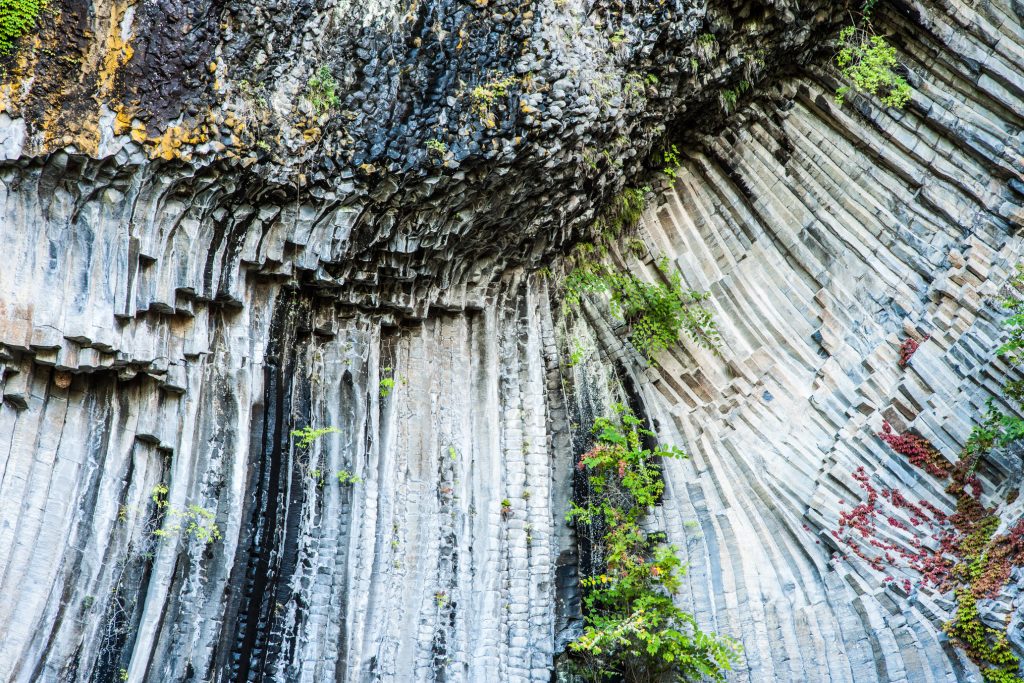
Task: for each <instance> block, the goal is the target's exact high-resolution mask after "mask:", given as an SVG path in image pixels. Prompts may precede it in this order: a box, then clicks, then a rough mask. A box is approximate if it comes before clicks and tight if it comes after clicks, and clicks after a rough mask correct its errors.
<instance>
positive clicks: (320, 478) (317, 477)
mask: <svg viewBox="0 0 1024 683" xmlns="http://www.w3.org/2000/svg"><path fill="white" fill-rule="evenodd" d="M309 476H311V477H313V480H314V481H315V482H316V485H317V487H318V488H323V487H324V473H323V472H322V471H321V470H319V469H311V470H310V471H309Z"/></svg>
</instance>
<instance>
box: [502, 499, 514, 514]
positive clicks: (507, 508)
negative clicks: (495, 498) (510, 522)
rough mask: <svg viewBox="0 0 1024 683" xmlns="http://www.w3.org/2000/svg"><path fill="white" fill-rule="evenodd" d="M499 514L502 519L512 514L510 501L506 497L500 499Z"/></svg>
mask: <svg viewBox="0 0 1024 683" xmlns="http://www.w3.org/2000/svg"><path fill="white" fill-rule="evenodd" d="M501 516H502V518H504V519H508V518H509V517H511V516H512V501H511V500H509V499H508V498H503V499H502V500H501Z"/></svg>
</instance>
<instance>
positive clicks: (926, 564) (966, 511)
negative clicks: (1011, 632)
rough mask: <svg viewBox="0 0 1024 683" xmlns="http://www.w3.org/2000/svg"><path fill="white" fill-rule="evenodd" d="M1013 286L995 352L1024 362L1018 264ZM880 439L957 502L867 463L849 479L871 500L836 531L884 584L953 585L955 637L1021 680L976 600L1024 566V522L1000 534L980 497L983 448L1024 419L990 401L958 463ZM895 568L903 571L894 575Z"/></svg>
mask: <svg viewBox="0 0 1024 683" xmlns="http://www.w3.org/2000/svg"><path fill="white" fill-rule="evenodd" d="M1011 286H1012V287H1013V289H1014V290H1015V291H1014V293H1012V294H1011V295H1010V296H1008V297H1007V298H1006V299H1005V300H1004V302H1003V305H1004V307H1005V308H1007V309H1008V310H1009V312H1010V316H1009V317H1008V318H1007V319H1006V320H1005V321H1004V323H1003V324H1004V326H1005V327H1006V328H1007V329H1008V330H1009V333H1010V334H1009V339H1008V341H1007V342H1006V343H1004V344H1003V345H1002V346H1000V347H999V349H998V352H999V353H1000V354H1003V355H1004V356H1006V357H1007V359H1008V360H1010V362H1011V363H1013V364H1015V365H1019V364H1020V363H1021V361H1022V360H1024V356H1022V354H1021V351H1022V350H1024V299H1022V298H1021V296H1020V294H1019V292H1021V291H1024V271H1021V270H1020V269H1018V274H1017V276H1016V277H1015V278H1014V279H1013V280H1011ZM915 348H916V347H915ZM1004 395H1005V397H1006V398H1007V399H1008V400H1009V401H1011V402H1012V403H1015V404H1017V406H1018V410H1019V409H1020V406H1021V402H1022V399H1024V386H1022V383H1021V382H1010V383H1008V384H1007V385H1006V386H1005V387H1004ZM878 436H879V437H880V438H881V439H882V440H883V441H884V442H885V443H886V444H887V445H888V446H889V447H890V448H891V449H892V450H893V451H895V452H896V453H898V454H900V455H902V456H905V457H906V458H907V459H908V461H909V462H910V464H911V465H913V466H915V467H917V468H918V469H921V470H923V471H924V472H926V473H927V474H928V475H930V476H931V477H933V478H934V479H936V480H940V481H948V482H949V483H948V485H947V486H946V492H947V493H948V494H950V495H951V496H953V497H954V498H955V500H956V509H955V511H954V512H952V513H947V512H944V511H943V510H941V509H939V507H938V506H936V505H933V504H931V503H929V502H928V501H925V500H921V501H918V502H917V503H913V502H912V501H911V500H909V499H908V497H907V495H906V494H905V493H904V492H903V491H901V490H899V489H889V488H881V489H879V488H877V487H876V486H874V485H873V484H872V483H871V481H870V477H869V475H868V473H867V472H866V471H865V470H864V468H858V470H857V471H856V472H855V473H854V475H853V477H854V479H855V480H856V481H857V482H858V483H859V485H860V488H861V489H862V490H863V491H864V492H865V493H866V494H867V497H866V499H865V500H863V501H862V502H860V503H858V504H857V505H855V506H854V507H853V508H852V509H851V510H850V511H848V512H843V513H842V514H841V515H840V520H839V528H838V529H836V530H834V531H833V532H832V535H833V536H834V537H835V538H836V539H837V540H838V541H839V542H840V543H841V544H843V545H844V546H845V547H846V548H847V549H848V550H849V551H850V552H852V553H853V554H854V555H856V556H857V557H859V558H861V559H862V560H864V561H865V562H866V563H867V564H868V566H870V567H871V568H872V569H873V570H875V571H878V572H883V571H884V572H886V573H887V574H888V575H887V576H886V577H885V579H884V582H885V583H887V584H893V585H896V586H898V587H901V588H902V592H903V593H904V594H906V595H910V594H911V593H912V591H913V590H914V583H915V582H916V583H917V585H918V586H922V585H923V586H929V585H930V586H933V587H934V588H936V589H938V590H940V591H942V592H948V591H951V592H952V593H953V596H954V600H955V604H956V611H955V613H954V615H953V618H952V619H950V621H949V622H947V623H946V624H945V627H944V628H945V631H946V633H947V634H948V635H949V637H950V639H951V641H952V642H953V643H954V644H956V645H957V646H958V647H960V648H962V649H963V651H964V652H965V653H966V654H967V655H968V656H969V657H970V658H971V660H973V661H974V662H975V663H976V664H977V665H978V666H979V668H980V669H981V673H982V677H983V678H984V680H985V681H987V682H988V683H1024V678H1022V677H1021V676H1020V661H1019V658H1018V657H1017V656H1016V655H1015V654H1014V653H1013V651H1012V649H1011V648H1010V646H1009V644H1008V640H1007V635H1006V632H1005V629H1003V630H1000V629H998V628H993V627H992V626H990V625H988V624H986V623H984V622H983V620H982V617H981V614H980V611H979V607H978V601H979V600H982V599H989V598H996V597H998V596H999V594H1000V592H1001V591H1002V589H1003V587H1004V586H1005V585H1006V584H1007V582H1008V581H1009V579H1010V576H1011V573H1012V571H1013V568H1014V567H1022V566H1024V520H1018V521H1017V522H1016V523H1014V524H1012V525H1010V526H1009V527H1008V528H1007V529H1005V531H1003V533H997V532H998V531H999V529H1000V527H1001V526H1002V519H1001V517H1000V515H999V508H998V506H994V507H988V506H986V505H985V504H984V503H983V502H982V493H983V487H982V483H981V480H980V479H979V478H978V477H977V476H976V475H975V470H976V468H977V466H978V463H979V461H980V459H981V457H982V456H984V455H985V454H986V453H987V452H989V451H990V450H992V449H994V448H1002V447H1006V446H1009V445H1011V444H1014V443H1018V442H1019V441H1020V440H1021V438H1024V419H1021V418H1019V417H1017V416H1015V415H1008V414H1006V413H1003V412H1002V411H1000V410H999V409H998V408H997V407H996V404H995V401H993V400H990V401H989V402H988V410H987V412H986V414H985V416H984V418H983V419H982V421H981V422H980V424H978V425H976V426H975V427H974V428H973V430H972V432H971V435H970V437H969V439H968V440H967V443H966V444H965V446H964V449H963V451H962V452H961V453H960V457H959V458H958V459H957V462H956V464H955V465H954V464H951V463H950V462H949V461H947V460H946V458H944V457H943V456H942V455H941V454H940V453H939V451H938V450H937V449H936V448H935V447H934V446H933V445H932V444H931V443H929V442H928V441H927V440H926V439H924V438H923V437H921V436H918V435H916V434H911V433H903V434H899V433H896V432H895V431H894V430H893V429H892V428H891V426H890V425H889V424H888V423H884V424H883V429H882V432H880V433H879V435H878ZM1013 498H1015V496H1011V497H1009V498H1008V499H1007V502H1008V503H1010V502H1012V500H1013ZM881 520H885V524H884V525H883V524H882V523H881ZM886 527H889V528H892V529H895V530H896V531H895V532H891V533H895V534H898V535H906V534H909V535H910V542H909V547H908V545H907V544H906V543H905V542H904V541H900V540H894V539H891V538H890V536H889V534H890V532H889V531H888V530H887V528H886ZM897 574H903V576H904V578H903V579H902V580H897V579H896V578H895V575H897Z"/></svg>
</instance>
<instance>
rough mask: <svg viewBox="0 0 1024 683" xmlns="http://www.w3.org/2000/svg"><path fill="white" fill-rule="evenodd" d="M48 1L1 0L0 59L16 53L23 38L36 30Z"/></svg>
mask: <svg viewBox="0 0 1024 683" xmlns="http://www.w3.org/2000/svg"><path fill="white" fill-rule="evenodd" d="M45 7H46V0H0V57H3V56H5V55H9V54H10V53H12V52H14V50H15V48H16V47H17V45H18V41H19V40H20V39H21V37H22V36H25V35H27V34H29V33H31V32H32V31H33V30H35V28H36V20H37V19H38V18H39V14H40V12H42V11H43V8H45Z"/></svg>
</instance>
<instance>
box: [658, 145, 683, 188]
mask: <svg viewBox="0 0 1024 683" xmlns="http://www.w3.org/2000/svg"><path fill="white" fill-rule="evenodd" d="M661 161H662V168H661V172H662V173H664V174H665V175H667V176H668V177H669V179H670V180H675V179H676V178H678V177H679V167H680V166H682V159H681V158H680V156H679V148H678V147H676V146H675V145H671V146H670V147H669V148H668V149H666V150H665V151H664V152H662V153H661Z"/></svg>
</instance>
